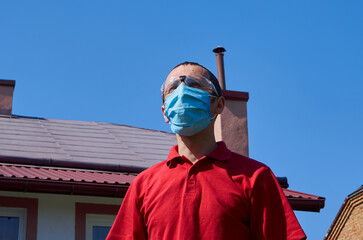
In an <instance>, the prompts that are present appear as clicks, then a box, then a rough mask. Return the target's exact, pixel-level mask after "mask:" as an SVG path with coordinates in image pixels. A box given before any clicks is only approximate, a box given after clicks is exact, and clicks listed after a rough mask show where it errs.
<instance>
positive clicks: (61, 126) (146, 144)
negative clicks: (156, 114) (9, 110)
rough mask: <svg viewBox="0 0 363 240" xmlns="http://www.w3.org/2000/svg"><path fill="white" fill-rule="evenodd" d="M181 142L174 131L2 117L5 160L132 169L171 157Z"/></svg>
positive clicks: (0, 142) (0, 151)
mask: <svg viewBox="0 0 363 240" xmlns="http://www.w3.org/2000/svg"><path fill="white" fill-rule="evenodd" d="M175 144H176V139H175V136H174V135H173V134H171V133H167V132H161V131H155V130H149V129H142V128H136V127H130V126H125V125H119V124H112V123H102V122H86V121H72V120H55V119H44V118H29V117H21V116H0V161H1V162H9V163H27V162H29V161H31V162H33V163H34V162H37V163H39V164H41V165H49V166H51V165H52V166H54V165H55V166H67V167H81V168H87V166H91V168H92V169H98V168H101V170H112V169H122V168H123V167H126V168H127V167H129V169H128V170H130V171H131V168H142V169H145V168H147V167H150V166H152V165H154V164H156V163H158V162H160V161H161V160H164V159H166V157H167V154H168V152H169V150H170V148H171V146H173V145H175ZM57 163H58V165H57ZM138 172H140V171H138Z"/></svg>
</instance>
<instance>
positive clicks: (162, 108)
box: [161, 105, 169, 123]
mask: <svg viewBox="0 0 363 240" xmlns="http://www.w3.org/2000/svg"><path fill="white" fill-rule="evenodd" d="M161 111H162V112H163V116H164V120H165V122H166V123H169V119H168V118H167V117H166V115H165V106H164V105H163V106H161Z"/></svg>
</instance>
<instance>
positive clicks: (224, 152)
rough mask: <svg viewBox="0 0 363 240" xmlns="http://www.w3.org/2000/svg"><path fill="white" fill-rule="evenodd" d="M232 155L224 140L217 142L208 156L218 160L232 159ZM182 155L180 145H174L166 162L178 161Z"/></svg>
mask: <svg viewBox="0 0 363 240" xmlns="http://www.w3.org/2000/svg"><path fill="white" fill-rule="evenodd" d="M231 156H232V152H231V151H230V150H229V149H228V148H227V146H226V144H225V143H224V142H217V147H216V149H214V150H213V151H212V152H211V153H209V154H208V155H207V156H206V157H209V158H213V159H215V160H217V161H226V160H228V159H230V158H231ZM180 158H181V156H180V155H179V153H178V145H175V146H173V147H172V148H171V149H170V152H169V155H168V159H167V162H166V164H167V165H168V166H169V165H170V164H171V162H173V161H177V160H178V159H180Z"/></svg>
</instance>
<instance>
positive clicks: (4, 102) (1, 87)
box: [0, 79, 15, 116]
mask: <svg viewBox="0 0 363 240" xmlns="http://www.w3.org/2000/svg"><path fill="white" fill-rule="evenodd" d="M14 88H15V81H14V80H3V79H0V115H9V116H11V115H12V108H13V107H12V106H13V93H14Z"/></svg>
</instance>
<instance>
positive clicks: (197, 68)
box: [162, 62, 222, 102]
mask: <svg viewBox="0 0 363 240" xmlns="http://www.w3.org/2000/svg"><path fill="white" fill-rule="evenodd" d="M192 74H197V75H201V76H203V77H205V78H207V79H209V81H211V82H212V84H213V85H214V87H215V89H216V91H217V96H219V97H221V96H222V89H221V86H220V85H219V82H218V80H217V78H216V77H215V76H214V74H213V73H212V72H211V71H209V70H208V69H207V68H205V67H203V66H202V65H200V64H198V63H195V62H183V63H180V64H178V65H176V66H175V67H174V68H173V69H172V70H171V72H170V73H169V75H168V77H167V78H166V81H165V84H164V85H167V84H168V83H169V81H170V79H171V78H172V77H178V76H187V75H192ZM164 85H163V86H164ZM166 97H167V96H165V94H164V89H162V101H163V102H164V100H165V98H166Z"/></svg>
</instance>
